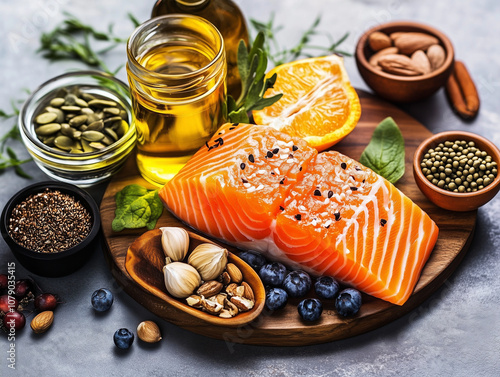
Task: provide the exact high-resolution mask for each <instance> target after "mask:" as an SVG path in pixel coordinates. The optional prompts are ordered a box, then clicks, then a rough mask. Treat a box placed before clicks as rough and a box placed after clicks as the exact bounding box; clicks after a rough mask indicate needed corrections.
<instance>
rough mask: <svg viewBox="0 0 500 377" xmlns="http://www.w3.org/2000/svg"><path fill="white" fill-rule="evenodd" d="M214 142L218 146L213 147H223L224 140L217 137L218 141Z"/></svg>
mask: <svg viewBox="0 0 500 377" xmlns="http://www.w3.org/2000/svg"><path fill="white" fill-rule="evenodd" d="M214 141H215V142H216V143H217V144H218V145H214V146H217V147H218V146H219V145H223V144H224V140H223V139H222V138H221V137H219V138H218V139H215V140H214Z"/></svg>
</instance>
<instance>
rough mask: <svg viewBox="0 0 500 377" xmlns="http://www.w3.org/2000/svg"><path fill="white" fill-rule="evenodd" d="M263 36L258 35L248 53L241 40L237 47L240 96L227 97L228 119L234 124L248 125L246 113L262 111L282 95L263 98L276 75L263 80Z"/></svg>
mask: <svg viewBox="0 0 500 377" xmlns="http://www.w3.org/2000/svg"><path fill="white" fill-rule="evenodd" d="M264 40H265V37H264V34H263V33H259V34H257V36H256V37H255V40H254V41H253V44H252V47H251V48H250V51H248V49H247V46H246V44H245V42H243V40H241V41H240V43H239V45H238V71H239V73H240V78H241V94H240V97H239V98H238V100H234V98H233V97H231V96H228V101H227V108H228V113H229V114H228V117H229V120H230V121H231V122H234V123H240V122H241V123H248V122H249V119H248V116H247V112H249V111H252V110H262V109H263V108H264V107H267V106H271V105H272V104H273V103H275V102H276V101H278V100H279V99H280V98H281V97H282V94H276V95H274V96H272V97H269V98H263V96H264V93H265V92H266V90H267V89H269V88H272V87H273V85H274V83H275V82H276V77H277V76H276V74H274V75H272V76H271V77H269V78H265V76H266V69H267V53H266V52H265V50H264Z"/></svg>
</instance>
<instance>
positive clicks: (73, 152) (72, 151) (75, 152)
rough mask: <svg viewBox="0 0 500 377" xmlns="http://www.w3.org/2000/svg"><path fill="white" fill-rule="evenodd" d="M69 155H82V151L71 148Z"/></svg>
mask: <svg viewBox="0 0 500 377" xmlns="http://www.w3.org/2000/svg"><path fill="white" fill-rule="evenodd" d="M69 153H72V154H80V153H83V151H82V150H81V149H80V148H71V150H70V151H69Z"/></svg>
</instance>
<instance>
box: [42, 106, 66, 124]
mask: <svg viewBox="0 0 500 377" xmlns="http://www.w3.org/2000/svg"><path fill="white" fill-rule="evenodd" d="M45 110H46V111H48V112H49V113H54V114H56V115H57V118H56V123H62V122H64V113H63V112H62V111H61V109H56V108H55V107H51V106H48V107H46V108H45Z"/></svg>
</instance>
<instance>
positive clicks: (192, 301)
mask: <svg viewBox="0 0 500 377" xmlns="http://www.w3.org/2000/svg"><path fill="white" fill-rule="evenodd" d="M186 302H187V304H188V305H189V306H192V307H193V308H201V297H200V296H197V295H191V296H189V297H188V298H186Z"/></svg>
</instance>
